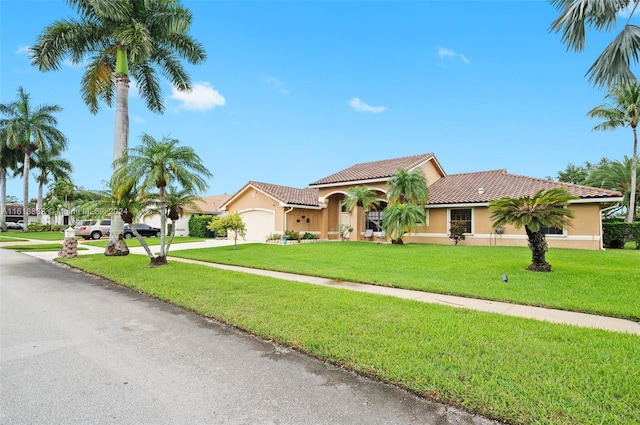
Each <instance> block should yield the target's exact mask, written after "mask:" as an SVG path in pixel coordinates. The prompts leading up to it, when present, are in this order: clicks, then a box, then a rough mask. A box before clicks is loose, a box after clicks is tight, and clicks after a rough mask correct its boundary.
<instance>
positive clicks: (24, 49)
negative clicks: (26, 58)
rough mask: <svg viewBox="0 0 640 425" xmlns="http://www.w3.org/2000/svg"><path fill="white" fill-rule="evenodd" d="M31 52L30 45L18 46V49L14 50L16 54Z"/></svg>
mask: <svg viewBox="0 0 640 425" xmlns="http://www.w3.org/2000/svg"><path fill="white" fill-rule="evenodd" d="M27 53H31V46H18V50H16V51H15V54H16V55H23V54H27Z"/></svg>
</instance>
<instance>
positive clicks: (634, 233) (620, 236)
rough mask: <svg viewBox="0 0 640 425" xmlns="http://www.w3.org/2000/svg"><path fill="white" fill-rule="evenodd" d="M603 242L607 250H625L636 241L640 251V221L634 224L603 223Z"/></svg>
mask: <svg viewBox="0 0 640 425" xmlns="http://www.w3.org/2000/svg"><path fill="white" fill-rule="evenodd" d="M602 230H603V233H604V235H603V242H604V246H605V247H606V248H619V249H622V248H624V245H625V244H626V243H627V242H629V241H635V243H636V248H637V249H640V221H635V222H633V223H624V222H619V221H616V222H605V223H602Z"/></svg>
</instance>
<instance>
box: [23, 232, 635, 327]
mask: <svg viewBox="0 0 640 425" xmlns="http://www.w3.org/2000/svg"><path fill="white" fill-rule="evenodd" d="M39 242H40V243H43V242H42V241H39ZM239 243H240V242H239ZM228 245H233V241H229V240H216V239H207V240H205V241H203V242H188V243H181V244H175V245H171V251H179V250H183V249H193V248H207V247H216V246H228ZM80 246H83V247H85V248H88V249H87V250H86V251H78V254H79V255H86V254H96V253H100V254H102V253H104V248H98V247H93V246H90V245H84V244H80ZM153 248H154V247H153V246H152V247H151V249H152V251H153ZM131 253H134V254H142V255H146V252H145V251H144V248H142V247H135V248H131ZM25 254H28V255H31V256H33V257H37V258H40V259H43V260H48V261H52V260H53V259H55V258H56V257H57V256H58V255H57V252H25ZM169 260H171V261H180V262H184V263H191V264H199V265H204V266H207V267H215V268H218V269H224V270H231V271H236V272H241V273H252V274H256V275H261V276H268V277H274V278H277V279H283V280H291V281H295V282H302V283H309V284H313V285H321V286H328V287H332V288H340V289H347V290H351V291H357V292H366V293H370V294H379V295H385V296H391V297H397V298H404V299H410V300H414V301H420V302H425V303H432V304H442V305H447V306H450V307H457V308H468V309H472V310H479V311H485V312H490V313H498V314H505V315H509V316H517V317H524V318H529V319H536V320H542V321H547V322H552V323H560V324H567V325H574V326H581V327H587V328H596V329H603V330H608V331H614V332H626V333H631V334H635V335H640V323H638V322H633V321H631V320H625V319H616V318H613V317H606V316H598V315H594V314H585V313H575V312H571V311H563V310H554V309H550V308H542V307H532V306H525V305H519V304H511V303H505V302H497V301H487V300H482V299H475V298H466V297H459V296H452V295H442V294H435V293H430V292H423V291H415V290H409V289H399V288H389V287H384V286H378V285H369V284H364V283H355V282H343V281H336V280H332V279H326V278H320V277H314V276H305V275H298V274H293V273H284V272H277V271H271V270H260V269H252V268H249V267H238V266H228V265H224V264H216V263H208V262H204V261H196V260H189V259H185V258H178V257H171V256H169Z"/></svg>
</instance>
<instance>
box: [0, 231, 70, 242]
mask: <svg viewBox="0 0 640 425" xmlns="http://www.w3.org/2000/svg"><path fill="white" fill-rule="evenodd" d="M0 238H2V240H3V241H5V240H6V241H8V240H11V239H12V238H18V239H38V240H42V241H61V240H64V232H23V231H22V230H9V231H8V232H2V236H0Z"/></svg>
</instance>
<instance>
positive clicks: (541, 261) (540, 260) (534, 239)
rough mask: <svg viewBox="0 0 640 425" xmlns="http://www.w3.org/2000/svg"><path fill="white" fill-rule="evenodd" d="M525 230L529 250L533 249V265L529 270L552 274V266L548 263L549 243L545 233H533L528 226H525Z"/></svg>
mask: <svg viewBox="0 0 640 425" xmlns="http://www.w3.org/2000/svg"><path fill="white" fill-rule="evenodd" d="M524 229H525V230H526V232H527V237H528V238H529V248H530V249H531V265H530V266H529V267H527V270H532V271H537V272H550V271H551V264H549V263H547V258H546V253H547V241H546V240H545V237H544V233H543V232H542V231H537V232H532V231H531V229H529V227H528V226H525V227H524Z"/></svg>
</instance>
